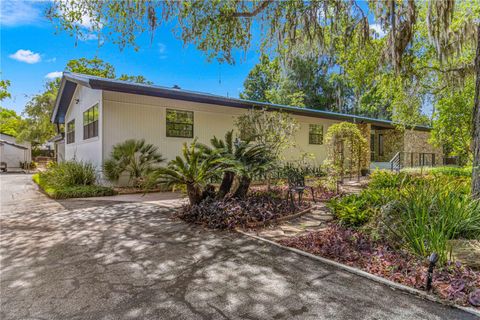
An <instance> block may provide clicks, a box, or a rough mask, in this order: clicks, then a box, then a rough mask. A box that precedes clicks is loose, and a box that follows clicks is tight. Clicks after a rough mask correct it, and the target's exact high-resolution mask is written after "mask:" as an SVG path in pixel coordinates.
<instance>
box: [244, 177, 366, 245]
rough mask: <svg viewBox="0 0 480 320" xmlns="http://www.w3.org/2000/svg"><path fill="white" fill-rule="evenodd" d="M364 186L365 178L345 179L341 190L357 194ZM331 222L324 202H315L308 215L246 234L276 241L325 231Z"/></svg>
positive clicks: (330, 216) (331, 217) (331, 216)
mask: <svg viewBox="0 0 480 320" xmlns="http://www.w3.org/2000/svg"><path fill="white" fill-rule="evenodd" d="M366 184H367V179H366V178H365V177H362V178H361V179H360V181H357V179H352V180H347V179H345V181H344V183H343V185H342V186H341V190H342V192H344V193H348V194H351V193H355V194H358V193H360V191H361V190H362V189H363V188H365V186H366ZM331 220H333V215H332V213H331V212H330V210H329V209H328V208H327V206H326V202H317V203H315V204H314V206H313V209H312V210H311V211H310V212H309V213H306V214H304V215H302V216H300V217H298V218H295V219H292V220H289V221H284V222H282V223H280V224H275V225H271V226H267V227H263V228H257V229H250V230H248V231H247V232H248V233H249V234H252V235H256V236H259V237H262V238H265V239H268V240H272V241H278V240H282V239H286V238H292V237H296V236H302V235H304V234H306V233H309V232H314V231H321V230H323V229H325V227H326V223H327V222H329V221H331Z"/></svg>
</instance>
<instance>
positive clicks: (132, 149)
mask: <svg viewBox="0 0 480 320" xmlns="http://www.w3.org/2000/svg"><path fill="white" fill-rule="evenodd" d="M164 160H165V159H164V158H163V157H162V155H161V154H160V153H159V152H158V148H157V147H155V146H154V145H152V144H148V143H145V140H143V139H142V140H134V139H131V140H126V141H125V142H122V143H119V144H116V145H115V146H113V150H112V152H111V154H110V159H108V160H106V161H105V163H104V164H103V172H104V174H105V177H106V178H107V179H108V180H109V181H111V182H117V181H118V180H119V178H120V176H121V175H122V174H123V173H127V174H128V176H129V183H131V182H133V184H134V185H135V186H139V185H140V184H141V183H142V180H144V179H145V178H146V176H147V175H148V174H149V173H150V172H151V171H152V170H153V169H154V168H155V167H157V166H158V164H160V163H161V162H163V161H164Z"/></svg>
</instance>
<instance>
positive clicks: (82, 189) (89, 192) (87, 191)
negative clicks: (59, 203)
mask: <svg viewBox="0 0 480 320" xmlns="http://www.w3.org/2000/svg"><path fill="white" fill-rule="evenodd" d="M115 194H116V192H115V190H113V189H112V188H109V187H103V186H96V185H93V186H92V185H90V186H73V187H65V188H61V189H55V191H54V192H53V193H52V194H51V195H50V196H51V197H52V198H54V199H68V198H88V197H102V196H113V195H115Z"/></svg>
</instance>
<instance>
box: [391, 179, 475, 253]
mask: <svg viewBox="0 0 480 320" xmlns="http://www.w3.org/2000/svg"><path fill="white" fill-rule="evenodd" d="M391 214H393V215H395V216H394V219H395V220H396V223H395V224H394V225H395V228H390V231H391V232H392V233H393V234H394V235H396V238H397V239H400V241H401V243H400V244H401V245H404V246H406V247H407V248H408V249H409V250H410V251H412V252H414V253H416V254H418V255H420V256H428V255H429V254H431V253H432V252H436V253H438V254H439V256H440V261H441V262H445V261H446V260H447V258H448V252H449V247H448V240H451V239H457V238H460V237H461V238H472V239H478V238H479V237H480V202H479V201H474V200H472V199H471V197H470V195H469V194H468V193H465V190H464V187H463V186H462V185H459V184H453V183H447V184H445V182H444V181H443V180H442V179H438V178H437V179H434V180H433V181H431V182H423V183H421V184H420V185H418V186H408V187H406V188H405V190H404V192H403V193H402V194H401V195H400V196H399V197H398V202H397V205H396V210H393V211H392V212H391ZM389 225H392V223H391V221H390V222H388V225H387V227H388V226H389Z"/></svg>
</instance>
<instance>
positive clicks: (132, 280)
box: [0, 175, 474, 319]
mask: <svg viewBox="0 0 480 320" xmlns="http://www.w3.org/2000/svg"><path fill="white" fill-rule="evenodd" d="M30 179H31V177H30V176H28V175H1V176H0V180H1V195H2V198H1V201H2V203H1V204H2V207H1V230H0V231H1V287H0V289H1V311H0V318H1V319H474V317H473V316H472V315H470V314H467V313H464V312H462V311H459V310H456V309H452V308H449V307H445V306H442V305H440V304H436V303H432V302H428V301H424V300H421V299H418V298H416V297H413V296H410V295H407V294H403V293H401V292H398V291H394V290H391V289H390V288H388V287H386V286H384V285H381V284H378V283H375V282H372V281H369V280H366V279H364V278H362V277H358V276H355V275H352V274H349V273H347V272H344V271H341V270H337V269H336V268H334V267H331V266H328V265H324V264H322V263H320V262H318V261H313V260H311V259H309V258H307V257H303V256H300V255H297V254H295V253H292V252H288V251H285V250H282V249H281V248H277V247H274V246H270V245H267V244H264V243H262V242H259V241H256V240H253V239H251V238H248V237H246V236H243V235H239V234H236V233H231V232H217V231H210V230H205V229H202V228H201V227H197V226H191V225H188V224H185V223H183V222H182V221H176V220H173V219H171V217H170V213H171V212H172V208H171V205H170V204H169V203H166V204H165V203H162V201H159V202H149V203H147V202H119V201H112V200H106V201H103V200H99V199H96V200H88V201H84V200H69V201H61V202H57V201H53V200H49V199H47V198H46V197H45V196H43V194H41V193H39V192H38V191H37V190H36V187H35V185H34V184H33V183H31V182H30Z"/></svg>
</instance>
